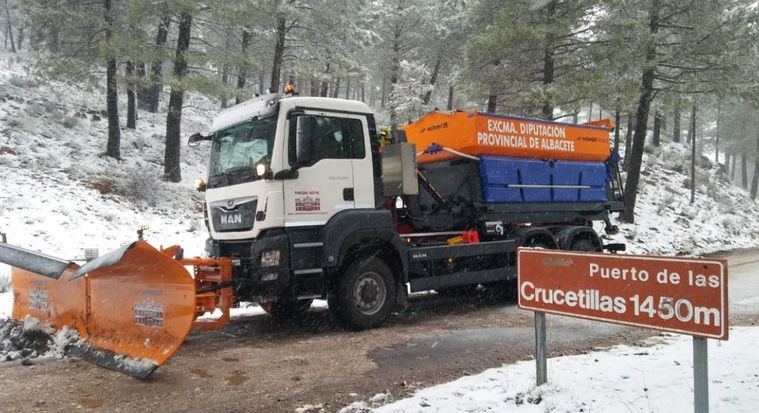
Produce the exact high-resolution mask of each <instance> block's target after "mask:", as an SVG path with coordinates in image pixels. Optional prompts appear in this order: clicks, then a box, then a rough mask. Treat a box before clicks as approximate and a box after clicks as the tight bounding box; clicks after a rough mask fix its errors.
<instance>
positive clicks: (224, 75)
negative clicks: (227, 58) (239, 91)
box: [221, 64, 229, 109]
mask: <svg viewBox="0 0 759 413" xmlns="http://www.w3.org/2000/svg"><path fill="white" fill-rule="evenodd" d="M221 84H222V85H223V88H224V90H223V91H222V92H221V108H222V109H224V108H226V107H227V100H228V96H227V86H229V65H227V64H224V66H222V68H221Z"/></svg>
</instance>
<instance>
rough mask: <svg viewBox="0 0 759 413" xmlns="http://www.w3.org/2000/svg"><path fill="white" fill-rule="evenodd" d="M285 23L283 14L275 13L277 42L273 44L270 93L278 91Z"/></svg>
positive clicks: (283, 51)
mask: <svg viewBox="0 0 759 413" xmlns="http://www.w3.org/2000/svg"><path fill="white" fill-rule="evenodd" d="M286 23H287V22H286V21H285V16H283V15H277V42H276V43H275V45H274V60H273V61H272V65H271V85H270V87H269V90H270V91H271V92H272V93H277V91H279V75H280V71H281V70H282V57H283V56H284V55H285V35H286V34H287V24H286Z"/></svg>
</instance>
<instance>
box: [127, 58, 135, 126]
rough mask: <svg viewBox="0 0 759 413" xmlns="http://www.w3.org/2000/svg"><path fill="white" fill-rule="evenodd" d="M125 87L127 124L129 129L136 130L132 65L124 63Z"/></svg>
mask: <svg viewBox="0 0 759 413" xmlns="http://www.w3.org/2000/svg"><path fill="white" fill-rule="evenodd" d="M125 74H126V85H127V90H126V92H127V124H126V127H127V128H129V129H137V91H136V90H135V85H134V63H132V61H131V60H127V62H126V72H125Z"/></svg>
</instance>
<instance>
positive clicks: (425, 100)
mask: <svg viewBox="0 0 759 413" xmlns="http://www.w3.org/2000/svg"><path fill="white" fill-rule="evenodd" d="M442 63H443V52H442V51H440V52H438V54H437V58H436V59H435V64H434V65H433V66H432V73H431V74H430V81H429V83H427V85H428V86H429V87H430V88H429V90H427V91H426V92H424V96H423V97H422V102H423V103H424V104H425V105H428V104H429V103H430V98H432V89H434V88H435V82H437V75H438V73H439V72H440V65H441V64H442Z"/></svg>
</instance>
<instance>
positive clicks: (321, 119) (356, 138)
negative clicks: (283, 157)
mask: <svg viewBox="0 0 759 413" xmlns="http://www.w3.org/2000/svg"><path fill="white" fill-rule="evenodd" d="M311 136H312V137H313V145H310V147H311V148H312V149H311V150H312V151H313V154H312V155H313V156H311V157H310V158H311V162H310V163H311V164H315V163H316V162H319V161H320V160H322V159H363V158H364V157H365V156H366V151H365V148H364V127H363V124H362V122H361V120H360V119H354V118H338V117H332V116H317V117H316V119H315V122H314V125H313V131H312V134H311ZM287 146H288V161H289V163H290V165H294V164H295V160H296V132H295V122H291V124H290V133H289V138H288V145H287Z"/></svg>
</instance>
